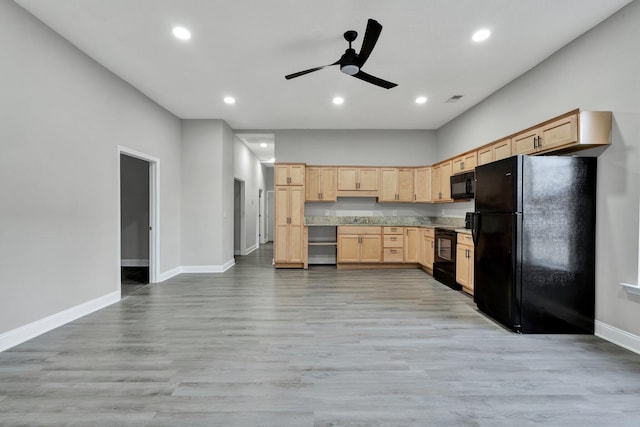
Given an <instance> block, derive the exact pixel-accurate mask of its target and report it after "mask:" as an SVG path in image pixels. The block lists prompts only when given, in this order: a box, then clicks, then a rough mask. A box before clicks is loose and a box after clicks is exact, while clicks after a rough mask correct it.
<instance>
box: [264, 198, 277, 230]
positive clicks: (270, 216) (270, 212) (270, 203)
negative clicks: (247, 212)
mask: <svg viewBox="0 0 640 427" xmlns="http://www.w3.org/2000/svg"><path fill="white" fill-rule="evenodd" d="M275 203H276V198H275V192H274V191H273V190H267V209H266V211H267V212H266V215H267V221H266V222H267V242H273V221H274V215H275V211H274V209H275Z"/></svg>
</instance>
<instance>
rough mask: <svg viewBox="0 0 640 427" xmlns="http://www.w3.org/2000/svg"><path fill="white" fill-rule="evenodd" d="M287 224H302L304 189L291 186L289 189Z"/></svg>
mask: <svg viewBox="0 0 640 427" xmlns="http://www.w3.org/2000/svg"><path fill="white" fill-rule="evenodd" d="M289 218H291V220H290V221H289V225H293V226H300V227H301V226H303V225H304V189H303V188H302V187H292V188H290V189H289Z"/></svg>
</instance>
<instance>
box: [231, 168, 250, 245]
mask: <svg viewBox="0 0 640 427" xmlns="http://www.w3.org/2000/svg"><path fill="white" fill-rule="evenodd" d="M244 198H245V194H244V181H242V180H240V179H234V180H233V254H234V255H244V254H245V252H246V241H247V239H246V235H245V234H246V231H245V223H244V221H245V212H244V209H245V204H244Z"/></svg>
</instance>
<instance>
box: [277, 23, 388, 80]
mask: <svg viewBox="0 0 640 427" xmlns="http://www.w3.org/2000/svg"><path fill="white" fill-rule="evenodd" d="M381 32H382V25H380V23H378V21H376V20H375V19H369V21H368V22H367V29H366V30H365V33H364V39H363V40H362V47H361V48H360V53H356V51H355V50H354V49H352V48H351V42H353V41H354V40H355V39H356V37H358V33H357V32H356V31H353V30H349V31H347V32H345V33H344V38H345V40H346V41H347V42H349V48H348V49H347V50H345V52H344V54H343V55H342V56H341V57H340V59H338V60H337V61H336V62H334V63H333V64H328V65H322V66H320V67H315V68H309V69H308V70H304V71H298V72H297V73H293V74H289V75H286V76H284V78H285V79H287V80H290V79H293V78H296V77H300V76H304V75H305V74H309V73H312V72H314V71H318V70H322V69H323V68H325V67H331V66H333V65H340V71H342V72H343V73H345V74H348V75H350V76H353V77H355V78H357V79H360V80H364V81H365V82H367V83H371V84H374V85H376V86H380V87H383V88H385V89H391V88H392V87H396V86H398V85H397V84H396V83H391V82H388V81H386V80H382V79H380V78H378V77H375V76H372V75H371V74H367V73H365V72H364V71H362V66H363V65H364V63H365V62H367V59H369V55H371V52H372V51H373V48H374V46H375V45H376V43H377V41H378V37H380V33H381Z"/></svg>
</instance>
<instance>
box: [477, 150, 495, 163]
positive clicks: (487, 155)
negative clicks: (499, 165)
mask: <svg viewBox="0 0 640 427" xmlns="http://www.w3.org/2000/svg"><path fill="white" fill-rule="evenodd" d="M491 162H493V149H492V146H488V147H484V148H481V149H479V150H478V166H480V165H486V164H487V163H491Z"/></svg>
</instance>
